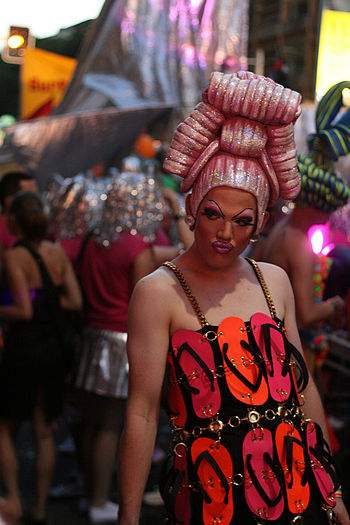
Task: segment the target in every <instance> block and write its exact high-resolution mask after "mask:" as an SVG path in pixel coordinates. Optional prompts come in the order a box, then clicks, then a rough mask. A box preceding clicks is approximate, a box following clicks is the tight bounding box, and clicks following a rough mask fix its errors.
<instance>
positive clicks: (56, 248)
mask: <svg viewBox="0 0 350 525" xmlns="http://www.w3.org/2000/svg"><path fill="white" fill-rule="evenodd" d="M42 247H43V249H44V250H46V251H48V252H50V253H51V254H52V255H57V256H58V257H62V258H65V256H66V252H65V251H64V249H63V248H62V246H61V245H60V244H59V243H58V242H52V241H47V240H45V241H42Z"/></svg>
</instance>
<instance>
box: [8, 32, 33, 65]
mask: <svg viewBox="0 0 350 525" xmlns="http://www.w3.org/2000/svg"><path fill="white" fill-rule="evenodd" d="M28 45H30V35H29V28H28V27H19V26H11V27H10V31H9V36H8V39H7V46H5V47H4V48H3V50H2V54H1V56H2V59H3V60H4V62H8V63H10V64H21V63H22V60H23V55H24V50H25V48H26V47H27V46H28Z"/></svg>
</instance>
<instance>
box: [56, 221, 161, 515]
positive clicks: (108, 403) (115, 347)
mask: <svg viewBox="0 0 350 525" xmlns="http://www.w3.org/2000/svg"><path fill="white" fill-rule="evenodd" d="M83 242H84V240H83V239H80V240H79V239H71V240H70V239H67V240H65V241H61V244H62V246H63V247H64V249H65V250H66V253H67V254H68V255H69V256H70V258H71V260H72V262H73V263H74V262H76V264H77V265H78V266H79V270H78V273H79V276H80V281H81V285H82V289H83V292H84V295H85V300H86V326H85V329H84V334H83V343H82V350H81V355H80V358H79V363H78V370H77V376H76V382H75V387H76V389H77V393H78V396H77V401H78V407H79V408H80V415H81V428H80V431H81V433H80V436H79V441H80V443H79V444H78V454H79V459H80V465H81V468H82V474H83V478H84V483H85V495H86V498H87V500H88V503H89V505H90V506H89V511H88V512H89V519H90V521H91V522H92V523H102V522H106V521H108V520H111V519H113V520H114V521H115V519H116V516H117V511H118V506H117V505H116V504H115V503H113V502H112V501H109V491H110V485H111V478H112V473H113V469H114V465H115V462H116V454H117V448H118V441H119V437H120V435H121V431H122V428H123V422H124V412H125V404H126V398H127V389H128V361H127V354H126V339H127V335H126V332H127V314H128V306H129V300H130V296H131V293H132V290H133V288H134V285H135V284H136V282H137V281H138V280H139V279H140V278H141V277H143V276H145V275H147V274H148V273H150V272H151V271H152V269H153V258H152V252H151V247H150V245H149V243H148V242H146V241H145V240H144V239H143V238H142V237H141V236H140V235H131V234H130V233H129V232H127V231H124V232H122V233H121V234H120V236H119V237H118V239H117V240H116V241H114V242H111V243H110V246H109V247H108V248H106V247H104V246H103V245H102V243H99V242H97V240H96V238H95V237H94V236H91V237H90V239H89V241H88V242H87V243H86V245H85V247H84V253H83V255H82V257H81V260H80V262H79V264H78V262H77V258H79V251H80V249H81V246H82V243H83Z"/></svg>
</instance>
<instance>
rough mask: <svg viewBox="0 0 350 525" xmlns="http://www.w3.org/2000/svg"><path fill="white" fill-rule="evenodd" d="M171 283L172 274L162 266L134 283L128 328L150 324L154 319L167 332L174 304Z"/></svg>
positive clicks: (152, 323)
mask: <svg viewBox="0 0 350 525" xmlns="http://www.w3.org/2000/svg"><path fill="white" fill-rule="evenodd" d="M171 283H172V276H171V275H169V274H168V272H167V270H165V269H163V268H158V269H157V270H155V271H154V272H152V273H151V274H149V275H147V276H146V277H143V278H142V279H140V280H139V281H138V282H137V283H136V285H135V288H134V290H133V293H132V296H131V300H130V306H129V329H130V328H133V327H135V326H138V327H139V329H140V327H141V326H145V325H150V326H151V325H154V322H155V321H156V322H157V326H158V327H166V331H167V332H168V326H169V325H170V322H171V318H172V308H173V304H174V301H173V300H172V299H171V297H172V294H173V293H174V292H173V291H172V287H171Z"/></svg>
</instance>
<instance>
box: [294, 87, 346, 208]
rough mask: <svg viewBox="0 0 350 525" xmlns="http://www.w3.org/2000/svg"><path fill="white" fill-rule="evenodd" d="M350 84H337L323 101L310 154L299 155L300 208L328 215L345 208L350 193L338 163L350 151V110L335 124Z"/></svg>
mask: <svg viewBox="0 0 350 525" xmlns="http://www.w3.org/2000/svg"><path fill="white" fill-rule="evenodd" d="M349 87H350V82H348V81H343V82H339V83H337V84H334V86H332V87H331V88H330V89H329V90H328V91H327V93H326V94H325V95H324V96H323V97H322V99H321V100H320V102H319V104H318V107H317V111H316V133H314V134H311V135H309V137H308V148H309V155H302V154H298V168H299V171H300V176H301V190H300V193H299V195H298V197H297V199H296V204H297V205H298V206H304V207H305V206H311V207H313V208H318V209H320V210H323V211H325V212H327V213H332V212H333V211H335V210H336V209H337V208H339V207H342V206H344V205H345V204H346V203H347V201H348V199H349V196H350V190H349V188H348V186H346V184H345V183H344V181H343V179H342V178H341V177H340V176H339V175H338V174H337V173H336V172H335V171H334V161H336V160H338V158H339V157H340V156H341V155H347V154H348V153H349V152H350V109H348V110H347V111H346V112H345V113H343V115H342V116H341V117H340V118H339V119H338V120H337V121H336V122H335V124H333V121H334V120H335V118H336V116H337V114H338V113H339V110H340V108H341V107H342V105H343V96H342V94H343V90H344V89H345V88H349Z"/></svg>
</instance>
